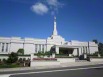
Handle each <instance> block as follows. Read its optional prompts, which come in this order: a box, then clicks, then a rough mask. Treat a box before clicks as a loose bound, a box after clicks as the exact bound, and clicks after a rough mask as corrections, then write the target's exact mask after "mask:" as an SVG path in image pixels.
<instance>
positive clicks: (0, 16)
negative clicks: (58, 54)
mask: <svg viewBox="0 0 103 77" xmlns="http://www.w3.org/2000/svg"><path fill="white" fill-rule="evenodd" d="M54 15H55V16H56V17H57V30H58V33H59V35H61V36H62V37H64V38H65V39H66V40H67V41H70V40H80V41H91V40H93V39H97V40H98V41H101V42H103V0H0V36H1V37H12V36H15V37H22V38H24V37H31V38H44V39H46V38H47V37H48V36H50V35H51V34H52V31H53V17H54Z"/></svg>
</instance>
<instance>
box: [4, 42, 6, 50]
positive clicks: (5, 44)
mask: <svg viewBox="0 0 103 77" xmlns="http://www.w3.org/2000/svg"><path fill="white" fill-rule="evenodd" d="M4 52H6V43H4Z"/></svg>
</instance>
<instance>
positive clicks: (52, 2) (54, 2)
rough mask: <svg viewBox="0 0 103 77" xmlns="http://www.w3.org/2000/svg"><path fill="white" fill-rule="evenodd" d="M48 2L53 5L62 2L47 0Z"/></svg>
mask: <svg viewBox="0 0 103 77" xmlns="http://www.w3.org/2000/svg"><path fill="white" fill-rule="evenodd" d="M47 3H48V4H49V5H51V6H58V5H60V4H61V3H60V2H58V0H47Z"/></svg>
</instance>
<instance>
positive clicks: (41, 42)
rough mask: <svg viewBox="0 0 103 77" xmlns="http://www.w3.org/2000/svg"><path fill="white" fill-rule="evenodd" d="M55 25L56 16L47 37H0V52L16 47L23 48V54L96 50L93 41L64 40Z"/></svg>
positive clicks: (88, 51) (79, 52) (15, 50)
mask: <svg viewBox="0 0 103 77" xmlns="http://www.w3.org/2000/svg"><path fill="white" fill-rule="evenodd" d="M56 27H57V25H56V17H54V30H53V33H52V35H51V36H50V37H48V38H47V39H36V38H24V39H21V37H0V54H9V53H11V52H17V51H18V49H24V54H31V53H37V52H41V51H44V52H46V51H55V52H56V54H70V55H74V56H76V55H78V56H80V55H82V54H84V53H86V54H91V53H94V52H96V51H98V45H97V44H96V43H95V42H82V41H75V40H71V41H65V39H64V38H63V37H62V36H60V35H58V31H57V28H56Z"/></svg>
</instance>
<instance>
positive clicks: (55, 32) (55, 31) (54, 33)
mask: <svg viewBox="0 0 103 77" xmlns="http://www.w3.org/2000/svg"><path fill="white" fill-rule="evenodd" d="M53 35H58V32H57V29H56V17H55V16H54V30H53Z"/></svg>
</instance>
